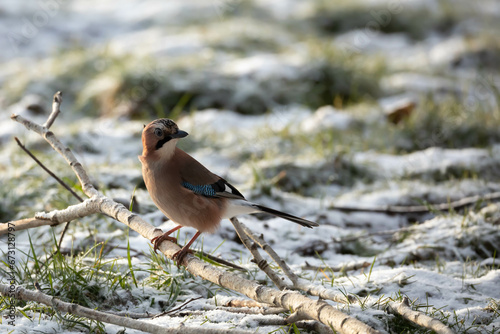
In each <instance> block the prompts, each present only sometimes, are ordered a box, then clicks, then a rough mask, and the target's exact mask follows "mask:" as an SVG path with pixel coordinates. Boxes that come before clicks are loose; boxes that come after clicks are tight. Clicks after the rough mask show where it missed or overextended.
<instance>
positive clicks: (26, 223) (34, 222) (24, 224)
mask: <svg viewBox="0 0 500 334" xmlns="http://www.w3.org/2000/svg"><path fill="white" fill-rule="evenodd" d="M59 224H60V223H56V222H53V221H50V220H46V219H37V218H26V219H20V220H11V221H9V222H6V223H2V224H0V235H3V234H7V232H8V230H9V227H11V226H14V227H15V229H16V232H17V231H22V230H27V229H30V228H34V227H40V226H45V225H50V226H56V225H59Z"/></svg>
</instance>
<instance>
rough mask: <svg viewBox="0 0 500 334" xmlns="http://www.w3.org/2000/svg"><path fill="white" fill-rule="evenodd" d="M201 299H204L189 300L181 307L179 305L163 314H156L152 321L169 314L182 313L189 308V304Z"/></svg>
mask: <svg viewBox="0 0 500 334" xmlns="http://www.w3.org/2000/svg"><path fill="white" fill-rule="evenodd" d="M201 298H202V297H201V296H200V297H196V298H189V299H188V300H186V301H185V302H184V303H182V304H181V305H179V306H177V307H174V308H173V309H170V310H168V311H165V312H162V313H160V314H156V315H155V316H153V318H152V319H156V318H159V317H162V316H164V315H167V314H172V313H176V312H179V311H182V310H184V309H185V308H186V307H187V305H188V304H189V303H192V302H194V301H195V300H198V299H201Z"/></svg>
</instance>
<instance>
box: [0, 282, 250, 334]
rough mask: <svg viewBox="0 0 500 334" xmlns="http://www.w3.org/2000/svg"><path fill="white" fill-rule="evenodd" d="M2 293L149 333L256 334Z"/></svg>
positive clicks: (21, 292) (34, 294) (5, 289)
mask: <svg viewBox="0 0 500 334" xmlns="http://www.w3.org/2000/svg"><path fill="white" fill-rule="evenodd" d="M0 293H2V294H3V295H6V296H7V295H8V296H9V297H14V298H16V299H19V300H25V301H35V302H37V303H41V304H45V305H48V306H50V307H52V308H53V309H54V310H56V311H59V312H65V313H70V314H75V315H78V316H81V317H85V318H87V319H92V320H97V321H102V322H105V323H109V324H114V325H118V326H123V327H126V328H132V329H137V330H140V331H144V332H147V333H168V334H200V332H201V333H203V334H209V333H210V334H212V333H213V334H220V333H228V334H233V333H241V334H249V333H254V332H253V331H252V332H250V331H243V330H234V329H226V330H224V329H209V328H203V330H201V329H200V328H199V327H186V326H182V327H181V328H166V327H162V326H158V325H155V324H152V323H149V322H145V321H139V320H134V319H130V318H126V317H120V316H117V315H114V314H109V313H106V312H100V311H96V310H93V309H90V308H87V307H83V306H80V305H77V304H73V303H67V302H63V301H62V300H60V299H57V298H55V297H51V296H49V295H46V294H44V293H43V292H41V291H32V290H27V289H25V288H23V287H20V286H16V287H15V290H12V289H11V286H9V285H5V284H0Z"/></svg>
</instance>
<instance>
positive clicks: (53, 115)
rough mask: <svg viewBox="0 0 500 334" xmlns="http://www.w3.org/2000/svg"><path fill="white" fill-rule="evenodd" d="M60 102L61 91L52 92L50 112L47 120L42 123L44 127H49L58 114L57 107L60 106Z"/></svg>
mask: <svg viewBox="0 0 500 334" xmlns="http://www.w3.org/2000/svg"><path fill="white" fill-rule="evenodd" d="M61 103H62V93H61V92H57V93H55V94H54V98H53V100H52V112H51V113H50V115H49V118H48V119H47V122H45V124H44V125H43V127H44V128H47V129H50V127H51V126H52V123H54V121H55V120H56V118H57V116H58V115H59V112H60V111H61V110H60V109H59V108H60V107H61Z"/></svg>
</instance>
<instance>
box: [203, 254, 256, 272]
mask: <svg viewBox="0 0 500 334" xmlns="http://www.w3.org/2000/svg"><path fill="white" fill-rule="evenodd" d="M193 251H195V252H196V253H200V254H201V255H202V256H203V257H206V258H208V259H210V260H211V261H214V262H217V263H219V264H222V265H223V266H226V267H229V268H233V269H236V270H239V271H244V272H247V271H248V270H247V269H245V268H243V267H240V266H238V265H237V264H234V263H232V262H229V261H226V260H224V259H221V258H220V257H217V256H213V255H212V254H209V253H205V252H203V251H201V250H196V249H193Z"/></svg>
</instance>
